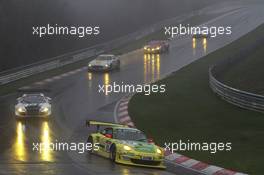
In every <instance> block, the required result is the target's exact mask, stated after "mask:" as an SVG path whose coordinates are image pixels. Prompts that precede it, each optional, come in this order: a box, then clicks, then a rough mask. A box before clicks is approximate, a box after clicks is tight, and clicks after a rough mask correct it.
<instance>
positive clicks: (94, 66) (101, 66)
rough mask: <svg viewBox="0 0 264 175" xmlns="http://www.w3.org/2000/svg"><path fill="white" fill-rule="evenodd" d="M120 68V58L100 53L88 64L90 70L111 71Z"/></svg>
mask: <svg viewBox="0 0 264 175" xmlns="http://www.w3.org/2000/svg"><path fill="white" fill-rule="evenodd" d="M114 69H120V60H119V59H118V57H117V56H115V55H99V56H98V57H97V58H96V59H94V60H92V61H91V62H89V64H88V71H110V70H114Z"/></svg>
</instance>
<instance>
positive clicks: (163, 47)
mask: <svg viewBox="0 0 264 175" xmlns="http://www.w3.org/2000/svg"><path fill="white" fill-rule="evenodd" d="M169 47H170V45H169V42H168V41H163V40H160V41H151V42H149V43H148V44H147V45H145V46H144V53H145V54H160V53H164V52H168V51H169Z"/></svg>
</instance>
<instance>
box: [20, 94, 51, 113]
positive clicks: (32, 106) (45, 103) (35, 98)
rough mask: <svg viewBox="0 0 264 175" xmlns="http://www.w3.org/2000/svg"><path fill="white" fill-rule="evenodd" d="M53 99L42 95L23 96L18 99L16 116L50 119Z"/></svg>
mask: <svg viewBox="0 0 264 175" xmlns="http://www.w3.org/2000/svg"><path fill="white" fill-rule="evenodd" d="M50 102H51V98H49V97H46V96H44V94H42V93H36V94H35V93H34V94H23V95H22V96H21V97H19V98H17V103H16V105H15V115H16V116H17V117H19V118H24V117H48V116H49V115H51V103H50Z"/></svg>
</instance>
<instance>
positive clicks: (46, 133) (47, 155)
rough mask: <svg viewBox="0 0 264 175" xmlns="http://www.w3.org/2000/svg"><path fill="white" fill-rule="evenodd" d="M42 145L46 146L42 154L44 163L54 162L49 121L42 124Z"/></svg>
mask: <svg viewBox="0 0 264 175" xmlns="http://www.w3.org/2000/svg"><path fill="white" fill-rule="evenodd" d="M41 143H42V144H43V145H44V149H43V151H42V152H41V159H42V160H43V161H52V152H51V149H50V143H51V137H50V128H49V125H48V122H47V121H44V122H43V123H42V133H41Z"/></svg>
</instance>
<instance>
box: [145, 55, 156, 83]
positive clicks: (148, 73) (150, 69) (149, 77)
mask: <svg viewBox="0 0 264 175" xmlns="http://www.w3.org/2000/svg"><path fill="white" fill-rule="evenodd" d="M143 64H144V83H149V82H150V81H151V82H153V81H155V80H157V79H159V78H160V54H144V63H143Z"/></svg>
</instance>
